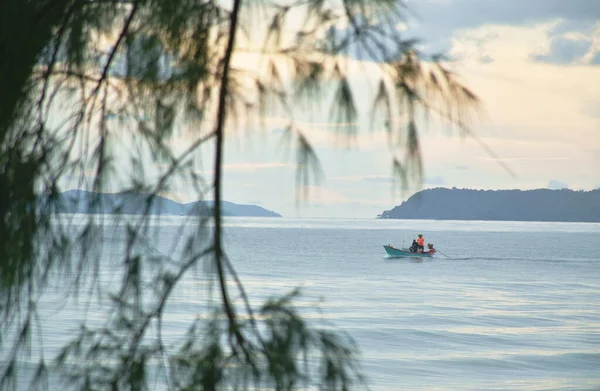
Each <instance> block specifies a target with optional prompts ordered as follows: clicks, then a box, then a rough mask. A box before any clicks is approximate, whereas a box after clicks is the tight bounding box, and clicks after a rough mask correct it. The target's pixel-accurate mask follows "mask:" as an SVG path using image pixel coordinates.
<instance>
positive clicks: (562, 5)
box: [225, 0, 600, 218]
mask: <svg viewBox="0 0 600 391" xmlns="http://www.w3.org/2000/svg"><path fill="white" fill-rule="evenodd" d="M408 5H409V7H410V9H411V12H412V13H411V16H410V18H409V20H408V22H409V23H408V27H407V30H406V34H407V35H409V36H413V35H414V36H415V37H419V38H421V39H422V45H423V49H425V50H429V51H437V50H444V51H446V52H447V53H449V54H450V55H451V56H452V58H454V59H455V60H456V61H457V63H456V68H457V70H458V71H459V72H460V74H461V76H463V78H464V79H465V80H466V83H467V85H468V86H469V87H471V89H472V90H474V91H475V92H476V93H477V94H478V95H479V96H480V98H481V99H482V101H483V104H484V114H483V115H482V116H481V118H480V119H479V120H478V121H477V122H476V123H475V124H474V126H473V130H474V132H475V133H476V134H477V136H478V137H479V138H480V139H481V140H482V141H483V142H484V143H485V144H486V145H487V146H489V147H490V148H491V149H492V150H493V151H494V152H495V153H496V154H497V155H498V156H499V157H500V158H501V159H502V161H503V162H504V163H505V164H506V165H507V166H508V167H509V168H510V170H512V171H513V172H514V173H515V176H513V175H511V174H510V173H508V172H507V170H505V169H504V168H502V166H501V165H500V164H498V162H497V161H496V160H494V159H493V158H492V157H491V156H490V155H489V154H488V153H487V152H486V151H485V149H483V148H482V147H481V145H480V144H479V143H477V142H476V141H475V140H472V139H469V138H461V137H458V136H456V135H453V134H449V133H448V132H447V131H445V128H444V127H443V126H441V125H438V124H434V123H432V124H430V125H429V126H428V127H427V128H426V129H425V130H424V132H423V133H422V139H421V142H422V147H423V156H424V165H425V178H424V182H423V185H422V186H423V187H424V188H427V187H439V186H442V187H458V188H471V189H534V188H546V187H549V188H561V187H568V188H570V189H576V190H577V189H585V190H589V189H593V188H597V187H600V22H599V20H600V1H597V0H570V1H562V0H526V1H523V0H419V1H416V0H413V1H410V2H408ZM274 122H276V121H274ZM305 125H306V126H307V127H309V128H310V130H311V132H310V136H311V140H312V142H313V144H314V145H315V147H316V150H317V152H318V154H319V157H320V159H321V163H322V167H323V173H324V176H323V178H322V180H321V182H320V183H319V184H318V185H315V186H312V187H311V188H310V190H311V192H310V194H311V197H310V200H309V202H308V203H307V204H303V205H300V206H297V205H296V202H295V197H294V194H295V193H294V186H295V182H294V181H295V177H294V169H293V166H292V165H291V163H293V160H292V159H286V156H285V154H284V153H282V146H281V144H280V143H279V141H278V139H277V138H276V137H275V138H274V135H275V136H276V135H277V124H276V123H275V124H273V129H272V132H270V133H269V134H267V135H265V134H260V135H256V136H253V137H251V138H249V139H247V138H245V137H244V138H241V137H240V138H235V136H234V138H233V139H231V138H230V140H229V141H230V143H229V144H228V145H227V149H226V159H225V160H226V165H225V197H226V199H227V200H229V201H232V202H236V203H253V204H258V205H261V206H263V207H265V208H267V209H271V210H275V211H277V212H279V213H281V214H283V215H284V216H288V217H296V216H311V217H348V218H352V217H374V216H376V215H377V214H378V213H381V211H383V210H386V209H390V208H392V207H393V206H395V205H397V204H399V203H401V202H402V200H404V199H406V198H407V197H409V196H410V195H411V194H412V193H414V191H416V189H411V190H409V191H408V192H406V193H402V192H400V191H399V189H398V187H397V186H396V185H394V183H393V180H392V166H391V159H390V154H389V147H388V145H387V143H386V140H385V138H382V137H381V136H380V135H378V134H377V133H375V134H370V133H369V132H368V131H364V132H363V133H362V134H361V136H360V137H359V139H358V143H357V146H356V147H354V148H351V149H347V148H345V147H344V146H342V145H336V144H335V143H332V142H331V140H330V139H329V138H328V137H327V136H326V134H330V132H327V130H328V129H327V128H328V125H327V124H323V123H312V124H310V123H309V124H305Z"/></svg>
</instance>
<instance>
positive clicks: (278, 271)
mask: <svg viewBox="0 0 600 391" xmlns="http://www.w3.org/2000/svg"><path fill="white" fill-rule="evenodd" d="M78 218H80V219H81V223H82V224H83V222H84V221H85V218H84V217H76V218H75V219H74V220H71V222H72V221H75V225H76V224H77V219H78ZM131 218H132V219H134V217H131ZM126 219H127V217H125V220H126ZM184 219H185V218H183V217H178V216H165V217H157V218H154V219H153V220H152V223H151V224H152V226H153V227H154V228H155V229H156V232H155V234H154V236H153V237H154V238H155V240H153V241H152V242H151V243H150V244H151V247H149V249H148V251H152V252H153V253H154V254H155V253H156V252H159V253H164V254H166V255H172V254H174V253H176V252H177V251H179V250H177V249H174V248H175V247H177V246H176V245H174V243H175V242H177V241H178V239H179V238H181V237H182V236H184V235H183V234H182V232H192V230H193V229H194V227H193V224H191V226H190V222H189V221H187V223H186V224H187V228H184V229H183V231H182V229H181V225H182V222H183V221H184ZM111 224H114V226H112V225H111ZM103 230H104V231H103V232H104V234H103V235H102V236H99V237H98V240H100V245H99V247H100V248H101V249H102V254H101V255H100V259H101V262H100V274H101V276H100V278H99V284H101V285H104V286H105V287H108V288H110V287H111V286H114V283H115V281H120V278H121V276H120V274H119V266H118V265H119V264H118V261H116V259H119V257H118V255H119V254H121V253H122V251H123V250H124V249H125V248H126V246H125V244H126V235H125V234H124V230H123V222H122V221H121V222H120V223H116V222H115V223H113V222H110V221H107V222H105V223H104V227H103ZM111 232H113V233H114V234H111ZM117 232H118V233H117ZM417 234H423V236H424V238H425V243H433V244H434V245H435V247H436V248H437V249H438V250H439V252H438V253H437V254H436V255H435V256H434V257H432V258H416V259H406V258H390V257H388V256H387V255H386V253H385V251H384V248H383V245H385V244H391V245H393V246H395V247H402V246H404V247H408V246H409V245H410V244H411V243H412V240H413V239H415V238H416V236H417ZM224 242H225V251H226V254H227V257H228V259H229V260H230V262H231V264H232V265H233V267H234V268H235V270H236V272H237V274H238V276H239V278H240V280H241V281H242V283H243V285H244V288H245V291H246V294H247V295H248V298H249V300H250V302H251V304H252V305H253V306H256V307H258V306H259V305H260V304H261V303H262V302H264V301H265V300H267V299H268V298H269V297H273V296H281V295H284V294H286V293H289V292H290V291H292V290H294V289H295V288H299V289H300V296H299V297H298V298H297V299H296V304H297V308H298V309H299V311H300V313H302V314H304V315H305V316H306V318H307V319H308V320H309V321H310V322H312V323H314V325H315V327H319V326H320V325H322V324H326V325H327V327H330V328H332V329H333V330H335V331H338V332H341V333H344V334H347V335H348V336H350V337H351V338H352V339H354V340H355V342H356V344H357V346H358V349H359V351H360V356H359V360H360V364H361V369H362V372H363V374H364V375H365V379H366V384H367V385H368V388H369V389H370V390H532V391H533V390H536V391H541V390H545V391H550V390H552V391H558V390H561V391H566V390H578V391H584V390H590V391H591V390H600V224H596V223H551V222H500V221H437V220H391V219H390V220H383V219H316V218H315V219H310V218H298V219H295V218H243V217H227V218H226V219H225V222H224ZM59 272H60V271H59V270H56V271H54V273H59ZM207 274H210V271H209V270H207V268H206V267H200V268H199V269H198V270H196V271H194V272H190V273H189V275H188V276H187V277H185V278H184V279H183V280H182V281H181V283H180V288H181V289H179V290H178V291H177V292H176V293H174V294H173V296H172V298H171V300H170V302H169V307H168V310H167V311H166V314H165V319H164V324H163V330H162V333H163V335H164V337H165V339H166V340H169V339H172V340H177V338H181V337H182V335H183V334H184V333H185V330H186V327H187V325H188V324H189V322H190V321H191V320H192V319H194V317H196V316H198V314H199V313H200V312H201V311H202V310H203V308H205V307H204V306H205V304H206V300H209V298H208V295H207V294H205V293H206V290H207V284H206V280H207V277H206V275H207ZM56 275H58V274H56ZM55 280H56V279H55ZM56 281H58V280H56ZM111 284H112V285H111ZM65 289H66V288H65V285H64V284H62V283H55V284H53V283H50V284H49V286H48V287H47V288H46V291H45V293H44V295H43V297H42V298H41V301H40V303H39V308H40V311H39V313H40V314H39V317H40V321H39V322H37V327H39V328H40V329H41V334H40V335H41V336H42V337H43V341H44V344H43V345H44V346H43V349H42V348H39V350H43V351H44V355H45V357H46V358H47V359H48V358H49V357H52V356H53V355H54V354H56V353H57V352H58V349H59V348H60V347H61V346H63V345H64V344H65V343H66V342H68V341H69V339H71V338H73V337H74V336H75V333H76V330H77V327H79V325H80V324H81V322H84V321H85V322H86V324H88V325H90V326H94V325H101V324H103V322H105V321H106V317H107V316H108V315H107V314H106V313H105V311H106V308H107V307H106V305H105V304H106V302H107V300H108V298H107V297H97V295H96V294H94V295H92V296H91V297H89V298H86V296H85V295H83V296H82V295H80V297H79V298H78V299H77V300H73V299H69V300H66V299H65V295H64V293H65ZM232 289H233V288H232ZM104 291H105V293H106V291H110V289H106V290H104ZM88 301H90V302H91V303H92V304H90V302H88ZM94 303H95V304H94ZM10 342H11V341H10V340H7V339H6V338H5V339H4V341H3V343H4V344H5V346H8V345H9V344H10ZM34 345H35V344H34ZM34 350H35V349H34ZM21 373H22V375H21V377H20V379H19V384H20V386H19V387H17V388H19V389H27V384H28V383H27V373H28V371H27V370H23V371H21ZM157 388H160V387H157ZM61 389H68V387H66V388H61Z"/></svg>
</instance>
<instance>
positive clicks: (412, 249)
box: [409, 239, 419, 253]
mask: <svg viewBox="0 0 600 391" xmlns="http://www.w3.org/2000/svg"><path fill="white" fill-rule="evenodd" d="M418 247H419V245H418V244H417V241H416V240H414V239H413V242H412V244H411V246H410V247H409V250H410V252H411V253H416V252H417V248H418Z"/></svg>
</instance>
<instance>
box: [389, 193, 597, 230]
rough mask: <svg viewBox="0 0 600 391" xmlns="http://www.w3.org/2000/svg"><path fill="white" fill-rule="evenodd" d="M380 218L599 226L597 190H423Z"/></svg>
mask: <svg viewBox="0 0 600 391" xmlns="http://www.w3.org/2000/svg"><path fill="white" fill-rule="evenodd" d="M379 218H384V219H385V218H387V219H438V220H502V221H563V222H600V189H596V190H591V191H574V190H568V189H561V190H549V189H536V190H471V189H457V188H452V189H447V188H434V189H426V190H422V191H420V192H418V193H416V194H414V195H413V196H412V197H410V198H409V199H408V200H406V201H404V202H403V203H402V204H400V205H398V206H396V207H394V208H393V209H391V210H386V211H384V212H383V213H382V214H381V215H380V216H379Z"/></svg>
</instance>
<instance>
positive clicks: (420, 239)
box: [417, 238, 425, 246]
mask: <svg viewBox="0 0 600 391" xmlns="http://www.w3.org/2000/svg"><path fill="white" fill-rule="evenodd" d="M417 244H418V245H419V246H422V245H424V244H425V239H423V238H419V239H417Z"/></svg>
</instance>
